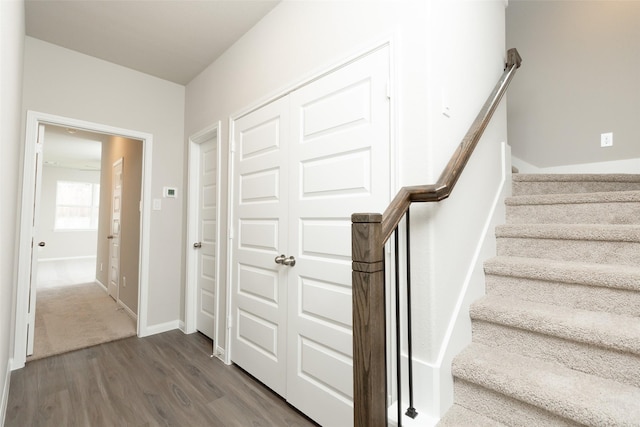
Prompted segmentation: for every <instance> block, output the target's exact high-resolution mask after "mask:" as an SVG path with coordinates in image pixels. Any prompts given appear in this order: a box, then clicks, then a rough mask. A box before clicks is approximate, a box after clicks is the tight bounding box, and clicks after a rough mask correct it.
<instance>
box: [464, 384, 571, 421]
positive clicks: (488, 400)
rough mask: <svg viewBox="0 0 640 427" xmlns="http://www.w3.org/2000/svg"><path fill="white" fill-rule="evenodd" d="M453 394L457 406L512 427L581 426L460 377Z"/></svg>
mask: <svg viewBox="0 0 640 427" xmlns="http://www.w3.org/2000/svg"><path fill="white" fill-rule="evenodd" d="M453 393H454V395H455V396H456V403H458V404H459V405H460V406H464V407H467V408H473V410H474V411H476V412H479V413H481V414H482V415H484V416H487V417H489V418H492V419H494V420H497V421H499V422H501V423H504V424H507V425H510V426H523V427H524V426H543V425H546V426H559V427H561V426H567V427H575V426H580V425H581V424H578V423H574V422H573V421H571V420H567V419H565V418H562V417H559V416H557V415H555V414H552V413H550V412H547V411H545V410H543V409H540V408H538V407H535V406H532V405H529V404H528V403H525V402H522V401H520V400H517V399H513V398H510V397H507V396H505V395H504V394H500V393H496V392H495V391H493V390H489V389H487V388H484V387H481V386H479V385H476V384H473V383H470V382H468V381H465V380H462V379H459V378H455V379H454V383H453Z"/></svg>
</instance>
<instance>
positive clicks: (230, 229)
mask: <svg viewBox="0 0 640 427" xmlns="http://www.w3.org/2000/svg"><path fill="white" fill-rule="evenodd" d="M228 234H229V240H233V227H229V233H228Z"/></svg>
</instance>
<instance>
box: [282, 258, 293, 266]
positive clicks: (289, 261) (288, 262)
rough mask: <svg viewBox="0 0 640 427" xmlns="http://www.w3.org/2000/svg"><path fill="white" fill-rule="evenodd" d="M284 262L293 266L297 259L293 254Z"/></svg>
mask: <svg viewBox="0 0 640 427" xmlns="http://www.w3.org/2000/svg"><path fill="white" fill-rule="evenodd" d="M282 263H283V264H284V265H287V266H289V267H293V266H294V265H296V259H295V258H294V257H293V256H290V257H289V258H285V259H284V261H282Z"/></svg>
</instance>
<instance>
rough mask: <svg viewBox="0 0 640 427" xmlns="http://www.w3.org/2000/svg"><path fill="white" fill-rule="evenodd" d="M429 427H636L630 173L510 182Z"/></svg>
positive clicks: (635, 211) (637, 282)
mask: <svg viewBox="0 0 640 427" xmlns="http://www.w3.org/2000/svg"><path fill="white" fill-rule="evenodd" d="M506 205H507V224H505V225H503V226H499V227H497V229H496V238H497V253H498V256H497V257H495V258H493V259H491V260H489V261H487V262H486V263H485V275H486V291H487V295H486V296H485V297H483V298H482V299H480V300H478V301H476V302H475V303H474V304H473V305H472V306H471V312H470V315H471V319H472V324H473V341H472V343H471V345H469V346H468V347H467V348H466V349H465V350H464V351H463V352H462V353H461V354H460V355H458V356H457V357H456V358H455V360H454V362H453V367H452V371H453V375H454V393H455V404H454V406H453V407H452V408H451V409H450V410H449V412H447V414H446V415H445V417H444V418H443V419H442V420H441V421H440V424H439V425H440V426H502V425H509V426H548V425H554V426H555V425H591V426H640V175H522V174H514V175H513V197H510V198H508V199H507V200H506Z"/></svg>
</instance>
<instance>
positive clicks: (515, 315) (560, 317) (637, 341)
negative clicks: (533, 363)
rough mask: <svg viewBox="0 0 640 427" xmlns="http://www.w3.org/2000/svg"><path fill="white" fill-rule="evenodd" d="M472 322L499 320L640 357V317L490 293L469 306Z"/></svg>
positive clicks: (513, 326)
mask: <svg viewBox="0 0 640 427" xmlns="http://www.w3.org/2000/svg"><path fill="white" fill-rule="evenodd" d="M469 311H470V315H471V319H472V320H473V321H476V320H479V321H485V322H492V323H497V324H500V325H503V326H508V327H512V328H519V329H525V330H529V331H532V332H537V333H539V334H543V335H550V336H554V337H557V338H562V339H565V340H569V341H577V342H582V343H585V344H590V345H594V346H598V347H602V348H608V349H611V350H617V351H624V352H629V353H633V354H635V355H639V356H640V318H638V317H633V316H623V315H619V314H612V313H605V312H595V311H589V310H580V309H575V308H569V307H563V308H562V309H558V306H556V305H550V304H542V303H537V302H530V301H523V300H520V299H518V298H513V297H512V298H505V297H495V296H492V295H487V296H485V297H483V298H481V299H479V300H478V301H476V302H474V303H473V304H472V305H471V307H470V310H469Z"/></svg>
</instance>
